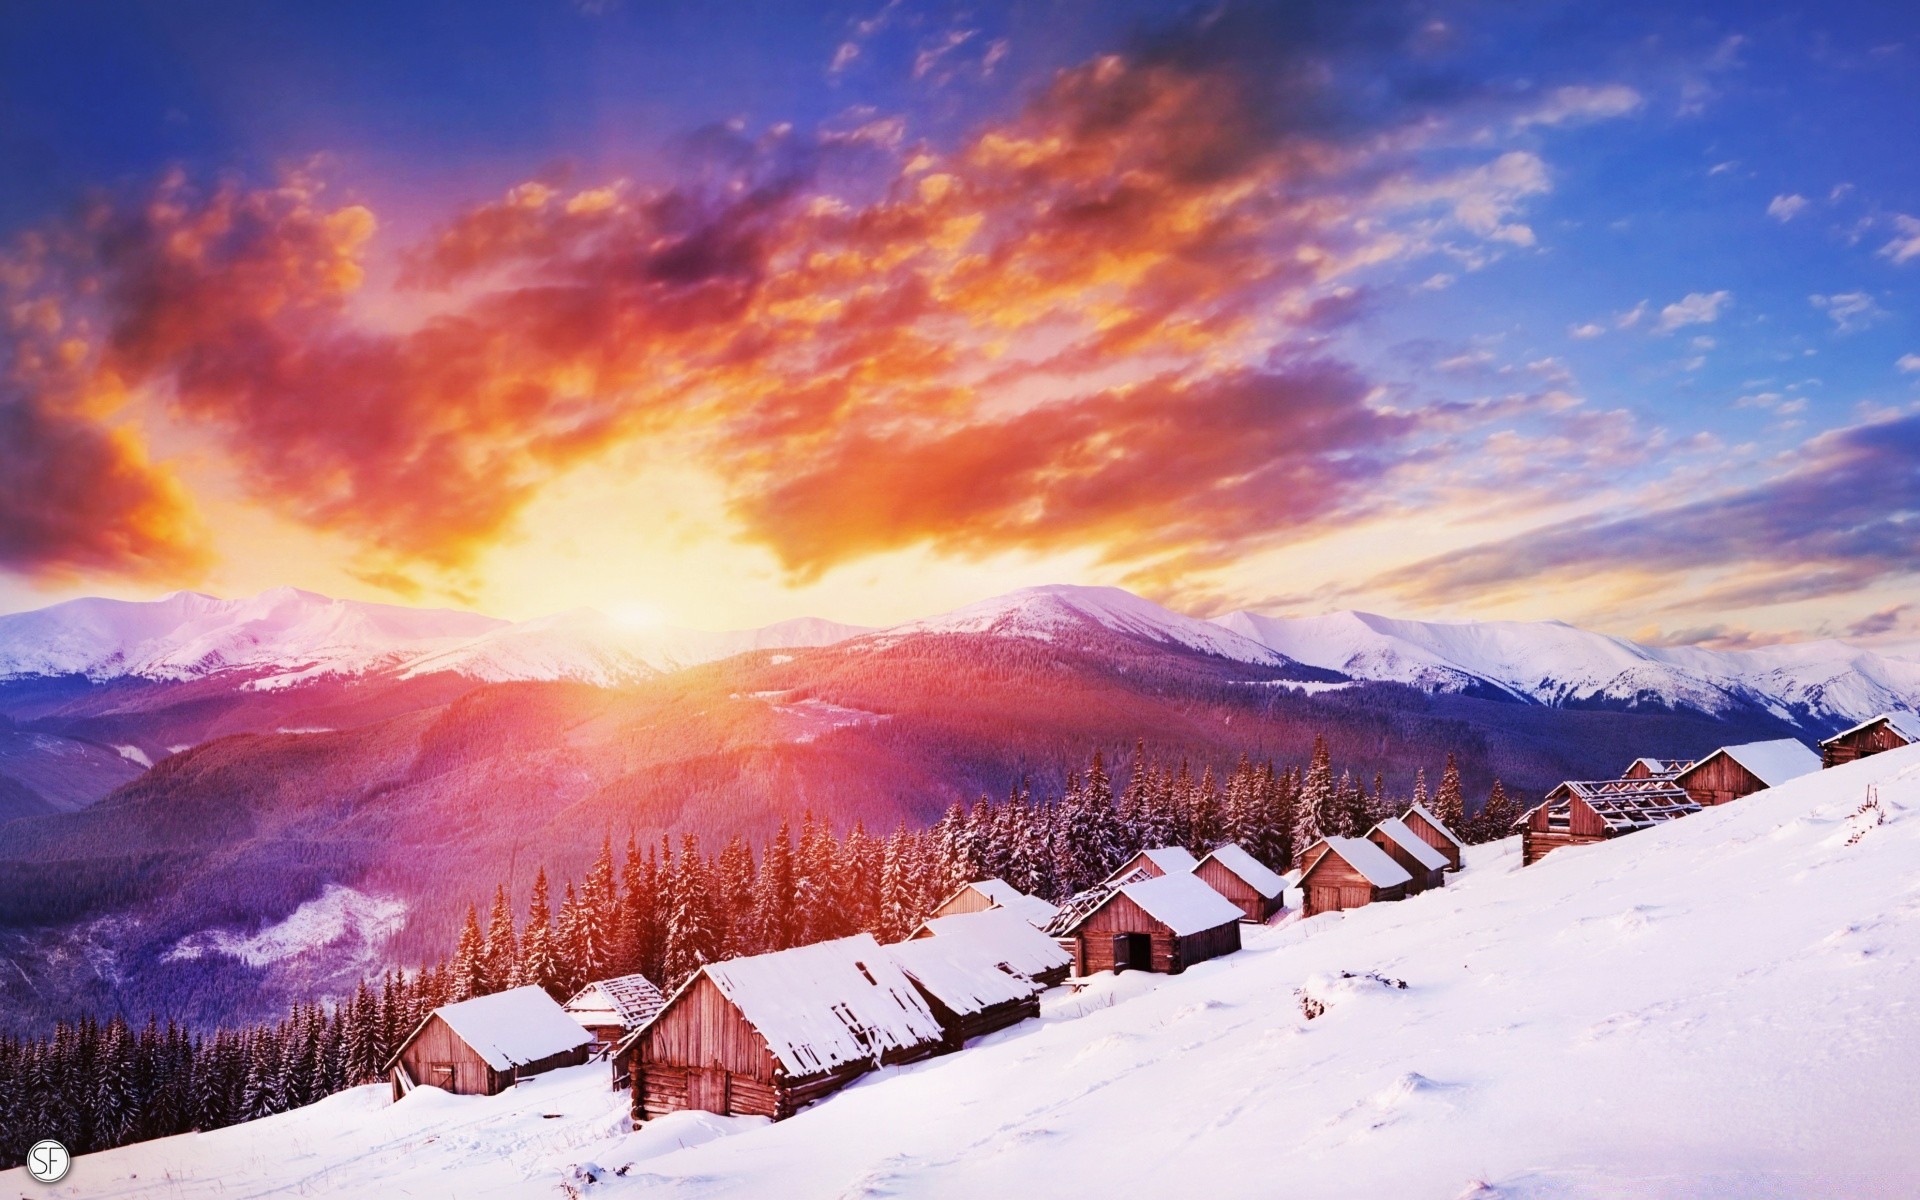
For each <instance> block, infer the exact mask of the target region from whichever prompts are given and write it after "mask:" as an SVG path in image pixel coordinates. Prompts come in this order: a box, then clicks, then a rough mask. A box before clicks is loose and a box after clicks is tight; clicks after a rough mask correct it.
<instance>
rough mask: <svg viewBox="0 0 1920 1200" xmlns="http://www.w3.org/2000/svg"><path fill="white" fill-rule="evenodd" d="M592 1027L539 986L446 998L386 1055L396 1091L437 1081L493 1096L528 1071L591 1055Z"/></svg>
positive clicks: (460, 1091)
mask: <svg viewBox="0 0 1920 1200" xmlns="http://www.w3.org/2000/svg"><path fill="white" fill-rule="evenodd" d="M592 1045H593V1035H592V1034H590V1033H588V1032H587V1031H586V1030H585V1029H582V1028H581V1027H580V1023H579V1022H577V1021H575V1020H574V1019H573V1018H572V1017H570V1016H568V1015H567V1010H566V1009H564V1008H561V1007H560V1006H559V1005H558V1004H555V1003H554V1002H553V997H551V996H549V995H547V993H546V992H544V991H542V990H541V989H540V988H537V987H519V988H513V989H512V990H510V991H505V992H495V993H493V994H492V995H490V996H476V997H474V998H473V999H471V1000H462V1001H460V1002H459V1003H458V1004H443V1005H441V1006H440V1007H439V1008H436V1009H434V1010H433V1011H432V1012H430V1013H428V1014H427V1016H426V1018H425V1019H424V1020H422V1021H421V1022H420V1023H419V1024H418V1025H416V1026H414V1028H413V1032H412V1033H409V1034H408V1035H407V1037H406V1040H405V1041H403V1042H401V1043H400V1048H399V1049H398V1050H396V1051H394V1053H393V1057H391V1058H389V1059H388V1060H387V1067H386V1071H387V1077H388V1078H389V1079H390V1080H392V1081H393V1098H394V1099H395V1100H398V1099H399V1098H400V1097H402V1096H404V1095H406V1094H407V1093H408V1092H411V1091H412V1090H413V1089H414V1088H416V1087H421V1086H423V1085H424V1086H431V1087H437V1088H440V1089H442V1090H443V1091H448V1092H452V1093H453V1094H454V1095H456V1096H494V1095H498V1094H499V1093H501V1092H503V1091H505V1090H507V1089H508V1088H510V1087H512V1086H513V1085H514V1084H515V1083H516V1082H517V1081H519V1080H521V1079H525V1078H527V1077H528V1076H532V1075H538V1074H540V1073H541V1072H543V1071H551V1070H554V1069H555V1068H557V1067H573V1066H578V1065H580V1064H581V1063H583V1062H586V1061H587V1054H588V1051H589V1049H590V1048H591V1047H592Z"/></svg>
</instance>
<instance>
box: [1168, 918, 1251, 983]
mask: <svg viewBox="0 0 1920 1200" xmlns="http://www.w3.org/2000/svg"><path fill="white" fill-rule="evenodd" d="M1175 949H1176V950H1177V952H1178V955H1179V967H1178V969H1177V970H1176V971H1175V974H1178V973H1179V971H1184V970H1186V969H1187V968H1188V967H1191V966H1193V965H1194V964H1195V963H1203V962H1205V961H1207V960H1208V959H1210V958H1219V957H1220V956H1221V955H1223V954H1232V953H1233V952H1234V951H1236V950H1238V949H1240V922H1238V921H1229V922H1227V923H1226V924H1225V925H1217V926H1215V927H1214V928H1212V929H1203V930H1201V931H1200V932H1199V933H1190V934H1188V935H1187V936H1186V937H1183V938H1179V939H1177V940H1176V942H1175Z"/></svg>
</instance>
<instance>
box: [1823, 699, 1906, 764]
mask: <svg viewBox="0 0 1920 1200" xmlns="http://www.w3.org/2000/svg"><path fill="white" fill-rule="evenodd" d="M1915 745H1920V717H1916V716H1914V715H1913V714H1912V713H1905V712H1889V713H1881V714H1880V715H1879V716H1877V717H1875V718H1873V719H1872V720H1871V721H1862V722H1860V723H1859V724H1858V725H1855V726H1854V727H1853V728H1852V729H1845V730H1842V731H1840V732H1839V733H1836V734H1834V735H1833V736H1832V737H1830V738H1828V739H1827V740H1826V741H1824V742H1821V743H1820V764H1821V765H1822V766H1823V767H1837V766H1839V765H1840V764H1841V763H1850V762H1852V761H1854V760H1855V759H1858V758H1866V757H1868V756H1869V755H1873V754H1882V753H1884V752H1886V751H1888V750H1898V749H1900V748H1901V747H1902V746H1915Z"/></svg>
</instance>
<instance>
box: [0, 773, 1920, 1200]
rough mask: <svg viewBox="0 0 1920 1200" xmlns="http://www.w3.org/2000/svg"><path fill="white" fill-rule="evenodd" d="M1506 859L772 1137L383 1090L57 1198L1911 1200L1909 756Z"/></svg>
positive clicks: (517, 1100) (178, 1148)
mask: <svg viewBox="0 0 1920 1200" xmlns="http://www.w3.org/2000/svg"><path fill="white" fill-rule="evenodd" d="M1870 786H1872V787H1874V788H1876V789H1877V794H1878V796H1879V799H1880V803H1879V805H1878V808H1877V809H1872V810H1868V811H1867V812H1865V813H1861V812H1859V811H1858V810H1860V809H1861V807H1862V805H1863V803H1864V802H1865V801H1866V799H1867V795H1868V789H1869V787H1870ZM1517 862H1518V855H1517V846H1516V843H1515V842H1513V841H1511V840H1510V841H1508V842H1504V843H1497V844H1494V845H1491V846H1484V847H1473V848H1470V849H1469V851H1468V866H1467V869H1466V870H1465V871H1463V872H1461V873H1459V874H1458V875H1456V876H1453V877H1451V878H1450V879H1449V881H1448V884H1447V886H1446V887H1445V888H1444V889H1441V890H1438V891H1434V892H1428V893H1425V894H1423V895H1421V896H1418V897H1415V898H1413V899H1410V900H1407V901H1402V902H1399V903H1394V904H1380V905H1374V906H1370V907H1368V908H1364V909H1359V910H1354V911H1351V912H1348V913H1343V914H1328V915H1325V916H1321V917H1316V918H1313V919H1312V920H1307V921H1299V920H1294V921H1289V922H1285V923H1283V924H1281V925H1278V926H1274V927H1268V928H1263V929H1257V930H1253V931H1252V932H1251V933H1250V934H1249V935H1248V938H1247V948H1246V949H1245V950H1243V951H1242V952H1240V953H1239V954H1235V955H1232V956H1229V957H1227V958H1224V959H1219V960H1215V961H1213V962H1208V963H1203V964H1201V965H1199V966H1197V967H1195V968H1193V969H1191V970H1190V971H1188V972H1187V973H1186V974H1185V975H1182V976H1179V977H1175V978H1165V977H1156V976H1145V975H1138V974H1128V975H1123V976H1120V977H1118V978H1112V977H1106V978H1099V979H1096V980H1094V981H1092V983H1091V984H1090V986H1089V987H1087V988H1086V989H1085V990H1084V991H1081V992H1079V993H1076V994H1068V993H1064V992H1056V993H1054V994H1051V995H1050V996H1049V997H1048V998H1047V1001H1046V1003H1045V1006H1044V1011H1043V1017H1042V1019H1041V1020H1039V1021H1032V1022H1027V1023H1025V1024H1024V1025H1021V1026H1018V1027H1015V1028H1014V1029H1010V1030H1006V1031H1003V1032H1001V1033H998V1034H995V1035H993V1036H991V1037H989V1038H985V1039H982V1040H981V1041H979V1042H978V1043H976V1044H974V1045H972V1046H970V1047H969V1048H968V1049H966V1050H965V1051H963V1052H961V1053H959V1054H956V1055H951V1056H948V1057H944V1058H940V1059H936V1060H932V1061H928V1062H924V1063H919V1064H914V1065H911V1066H908V1067H904V1068H896V1069H890V1070H886V1071H881V1072H877V1073H875V1074H873V1075H871V1076H869V1077H867V1078H865V1079H863V1080H861V1081H860V1082H859V1083H857V1084H855V1085H854V1086H852V1087H850V1088H848V1089H846V1090H845V1091H843V1092H841V1093H839V1094H837V1095H836V1096H834V1097H831V1098H829V1099H828V1100H826V1101H824V1102H823V1103H821V1104H818V1105H816V1106H814V1107H813V1108H811V1109H809V1110H807V1111H806V1112H803V1113H801V1114H800V1115H799V1116H797V1117H795V1118H794V1119H792V1120H790V1121H786V1122H782V1123H779V1124H776V1125H770V1126H759V1125H756V1124H754V1123H750V1122H746V1121H742V1120H732V1119H722V1118H714V1117H708V1116H704V1115H698V1114H681V1115H679V1116H676V1117H675V1118H671V1119H669V1120H667V1121H661V1122H657V1123H655V1124H653V1125H651V1126H649V1127H648V1128H647V1129H645V1130H642V1131H640V1132H638V1133H628V1132H626V1131H625V1130H624V1124H623V1116H622V1111H623V1106H622V1103H621V1098H620V1097H618V1096H616V1095H614V1094H612V1093H610V1092H608V1091H606V1090H605V1085H604V1078H605V1076H604V1071H605V1068H604V1067H603V1066H589V1067H585V1068H579V1069H577V1070H573V1071H567V1072H557V1073H555V1074H554V1075H552V1076H548V1077H545V1078H543V1079H540V1080H536V1081H530V1082H529V1083H528V1084H526V1085H524V1086H522V1087H521V1088H518V1089H515V1090H514V1091H513V1092H512V1093H509V1094H508V1095H506V1096H503V1097H497V1098H493V1099H464V1098H453V1097H445V1096H428V1097H424V1098H423V1097H418V1096H416V1097H410V1098H409V1100H408V1101H407V1102H405V1103H403V1104H401V1105H397V1106H393V1107H382V1106H381V1105H380V1104H379V1103H378V1100H379V1092H378V1090H377V1089H361V1090H359V1091H356V1092H353V1093H348V1094H346V1095H343V1096H341V1097H336V1098H335V1099H333V1100H329V1101H326V1102H323V1103H322V1104H320V1105H316V1106H314V1107H313V1108H310V1109H305V1110H300V1111H298V1112H294V1113H290V1114H285V1115H283V1116H279V1117H273V1118H269V1119H267V1120H265V1121H260V1122H256V1123H254V1124H252V1125H244V1126H239V1127H236V1128H234V1129H228V1130H221V1131H218V1132H216V1133H212V1134H206V1135H189V1136H187V1137H183V1138H175V1139H169V1140H167V1141H164V1142H157V1143H150V1144H147V1145H144V1146H134V1147H127V1148H124V1149H122V1150H116V1151H111V1152H107V1153H105V1154H100V1155H93V1156H88V1157H85V1158H82V1159H81V1160H79V1162H77V1163H76V1165H75V1168H74V1171H73V1174H72V1175H71V1176H69V1179H68V1181H67V1182H66V1183H64V1184H62V1185H60V1186H59V1187H57V1188H53V1189H45V1190H44V1191H43V1193H35V1194H47V1195H54V1196H114V1197H120V1196H128V1197H130V1196H154V1197H161V1196H166V1197H198V1196H222V1197H240V1196H256V1195H267V1194H300V1195H329V1194H333V1195H364V1194H381V1195H396V1196H400V1195H429V1194H430V1195H434V1196H534V1195H541V1196H552V1195H558V1194H561V1193H560V1192H559V1190H558V1187H559V1184H560V1182H561V1180H562V1179H563V1178H565V1179H568V1180H570V1181H571V1183H570V1186H573V1187H575V1188H576V1190H579V1191H580V1192H581V1194H583V1195H591V1196H607V1197H623V1196H629V1195H631V1196H642V1195H644V1196H649V1197H652V1196H699V1197H721V1196H743V1197H744V1196H783V1197H881V1196H913V1197H922V1196H925V1197H954V1198H960V1197H969V1198H971V1197H985V1196H1000V1195H1012V1194H1026V1193H1036V1192H1037V1193H1043V1194H1066V1193H1071V1194H1075V1195H1083V1194H1084V1195H1112V1196H1116V1197H1157V1196H1167V1197H1176V1196H1178V1197H1184V1196H1192V1195H1208V1194H1211V1195H1217V1196H1222V1197H1238V1196H1252V1195H1269V1194H1279V1193H1282V1192H1284V1193H1285V1194H1287V1195H1291V1196H1299V1197H1303V1198H1318V1197H1366V1196H1383V1195H1395V1196H1409V1197H1434V1198H1441V1200H1451V1198H1455V1197H1464V1196H1472V1197H1481V1198H1487V1197H1528V1198H1541V1200H1546V1198H1555V1200H1558V1198H1562V1197H1601V1196H1605V1197H1672V1198H1676V1200H1677V1198H1682V1197H1685V1198H1694V1197H1728V1198H1732V1197H1741V1198H1753V1197H1829V1196H1831V1197H1842V1196H1845V1197H1875V1196H1911V1195H1913V1194H1915V1184H1914V1183H1913V1181H1914V1180H1915V1179H1920V1138H1916V1137H1915V1136H1914V1135H1915V1133H1916V1132H1917V1131H1920V1092H1917V1091H1916V1089H1915V1088H1914V1087H1913V1085H1912V1067H1913V1064H1914V1063H1916V1062H1917V1061H1920V1008H1916V1005H1920V972H1916V963H1920V869H1916V867H1917V866H1920V748H1910V749H1907V750H1902V751H1896V752H1893V753H1889V754H1884V755H1880V756H1877V757H1874V758H1870V759H1866V760H1863V761H1861V762H1858V763H1854V764H1850V765H1848V766H1845V767H1840V768H1837V769H1834V770H1830V771H1823V772H1820V773H1818V774H1815V775H1812V776H1807V777H1804V778H1801V779H1798V780H1795V781H1793V782H1791V783H1789V784H1786V785H1784V786H1782V787H1779V788H1775V789H1772V790H1770V791H1767V792H1762V793H1759V794H1757V795H1755V796H1751V797H1748V798H1746V799H1743V800H1740V801H1738V802H1736V803H1733V804H1730V805H1726V806H1723V807H1720V808H1716V809H1712V810H1708V811H1706V812H1702V813H1699V814H1696V815H1693V816H1689V817H1687V818H1685V819H1684V820H1680V821H1676V822H1673V823H1671V824H1668V825H1664V826H1661V827H1658V828H1654V829H1651V830H1647V831H1645V832H1641V833H1636V834H1633V835H1631V836H1630V837H1626V838H1623V839H1619V840H1616V841H1613V842H1609V843H1604V844H1601V845H1596V846H1588V847H1580V848H1575V849H1569V850H1562V851H1559V852H1557V853H1555V854H1554V855H1553V856H1551V857H1550V858H1548V859H1547V860H1546V861H1545V862H1543V863H1541V864H1539V865H1537V866H1534V867H1530V868H1526V869H1524V870H1522V869H1520V868H1519V867H1518V866H1517ZM1403 983H1404V985H1405V986H1404V987H1403V986H1400V985H1401V984H1403ZM416 1100H420V1101H422V1102H419V1103H416ZM409 1105H412V1107H411V1108H410V1107H409ZM549 1112H553V1113H559V1114H561V1115H560V1116H558V1117H555V1118H552V1119H548V1118H546V1117H545V1116H544V1114H545V1113H549ZM723 1130H732V1131H735V1136H715V1135H716V1134H718V1133H720V1132H721V1131H723ZM698 1139H708V1140H702V1141H701V1144H698V1145H689V1146H687V1147H686V1148H681V1147H680V1142H682V1141H687V1142H691V1141H694V1140H698ZM663 1150H664V1152H661V1151H663ZM582 1163H595V1164H599V1165H600V1166H601V1167H603V1168H606V1170H604V1171H598V1172H591V1173H592V1174H595V1175H599V1176H602V1177H603V1178H602V1181H601V1182H585V1181H584V1179H583V1178H582V1177H581V1176H579V1175H577V1174H569V1172H570V1171H571V1169H572V1168H573V1167H574V1166H575V1165H577V1164H582ZM620 1168H625V1173H624V1174H621V1175H616V1174H613V1171H614V1170H617V1169H620ZM134 1174H138V1175H139V1176H140V1177H141V1178H140V1179H138V1180H135V1179H132V1178H131V1176H132V1175H134ZM0 1180H4V1181H5V1182H6V1183H9V1184H10V1183H13V1182H14V1177H11V1176H6V1177H0ZM20 1184H21V1189H22V1190H25V1189H26V1184H25V1181H24V1179H22V1180H20Z"/></svg>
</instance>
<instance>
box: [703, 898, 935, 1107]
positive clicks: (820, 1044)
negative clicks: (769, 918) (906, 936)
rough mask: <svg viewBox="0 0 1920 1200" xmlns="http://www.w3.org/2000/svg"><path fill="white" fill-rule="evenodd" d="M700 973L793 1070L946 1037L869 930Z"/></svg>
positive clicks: (805, 1071) (809, 1070) (822, 1067)
mask: <svg viewBox="0 0 1920 1200" xmlns="http://www.w3.org/2000/svg"><path fill="white" fill-rule="evenodd" d="M700 973H701V975H703V976H705V977H706V978H708V979H710V980H712V981H713V984H714V986H715V987H717V988H719V989H720V994H721V995H723V996H725V997H726V998H727V999H728V1000H730V1001H731V1002H732V1003H733V1006H734V1007H735V1008H737V1009H739V1010H740V1015H741V1016H742V1017H743V1018H745V1019H746V1021H747V1023H748V1024H749V1025H752V1026H753V1028H754V1029H755V1030H756V1031H757V1032H758V1033H759V1034H760V1036H761V1037H763V1038H765V1039H766V1042H767V1047H768V1049H770V1050H772V1051H773V1055H774V1057H775V1058H776V1059H778V1060H779V1061H780V1065H781V1066H782V1067H784V1068H786V1070H787V1073H788V1074H790V1075H800V1076H804V1075H815V1074H818V1073H820V1072H822V1071H830V1070H832V1069H833V1068H835V1067H839V1066H844V1065H846V1064H848V1063H855V1062H870V1061H872V1060H874V1059H876V1058H878V1057H879V1056H880V1055H881V1054H883V1053H885V1052H886V1051H889V1050H906V1049H911V1048H913V1047H916V1046H923V1045H928V1044H930V1043H933V1042H937V1041H939V1040H940V1037H941V1031H940V1023H939V1022H938V1021H936V1020H934V1017H933V1012H932V1010H931V1009H929V1008H928V1007H927V1004H926V1001H925V1000H923V999H921V997H920V993H919V992H917V991H915V990H914V986H913V984H912V983H910V982H908V980H907V977H906V976H905V975H903V974H902V973H901V971H900V968H899V966H898V965H897V964H896V963H895V962H894V959H893V956H892V955H891V954H890V953H888V952H887V951H886V950H884V949H882V948H881V946H880V943H879V942H876V941H874V940H873V935H872V934H868V933H860V934H855V935H854V936H853V937H846V938H838V939H835V940H834V941H830V942H815V943H814V944H813V945H811V946H795V947H794V948H793V949H791V950H779V951H775V952H774V953H772V954H756V955H754V956H752V957H751V958H735V959H730V960H728V961H727V962H722V963H709V964H708V965H707V966H705V967H702V968H701V970H700ZM695 978H696V979H697V978H698V976H696V977H695ZM692 984H693V981H692V980H690V981H688V984H687V985H685V986H683V987H682V988H681V992H680V994H684V993H685V991H686V989H687V987H691V986H692ZM675 999H678V995H676V997H675Z"/></svg>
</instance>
